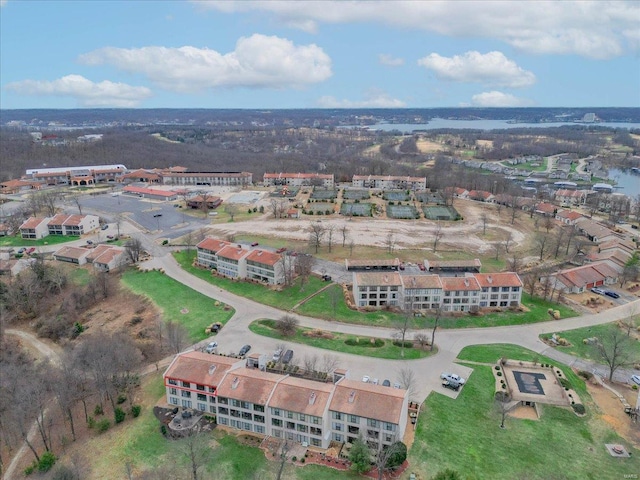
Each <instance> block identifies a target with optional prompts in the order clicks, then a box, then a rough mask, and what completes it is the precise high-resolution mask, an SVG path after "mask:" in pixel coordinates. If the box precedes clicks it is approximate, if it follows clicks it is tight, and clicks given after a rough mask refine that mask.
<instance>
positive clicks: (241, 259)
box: [196, 237, 285, 285]
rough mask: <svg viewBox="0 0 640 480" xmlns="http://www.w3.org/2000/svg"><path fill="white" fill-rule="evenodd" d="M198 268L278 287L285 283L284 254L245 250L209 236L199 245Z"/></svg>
mask: <svg viewBox="0 0 640 480" xmlns="http://www.w3.org/2000/svg"><path fill="white" fill-rule="evenodd" d="M196 249H197V262H198V264H199V265H201V266H203V267H206V268H210V269H213V270H217V272H218V273H219V274H220V275H224V276H226V277H229V278H237V279H249V280H257V281H259V282H263V283H268V284H270V285H277V284H280V283H283V282H284V274H285V272H284V261H283V258H282V255H280V254H278V253H273V252H269V251H267V250H263V249H259V248H246V247H243V246H242V245H237V244H232V243H230V242H226V241H224V240H217V239H215V238H211V237H207V238H205V239H204V240H202V241H201V242H200V243H198V244H197V245H196Z"/></svg>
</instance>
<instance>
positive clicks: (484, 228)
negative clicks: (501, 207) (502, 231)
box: [480, 212, 489, 235]
mask: <svg viewBox="0 0 640 480" xmlns="http://www.w3.org/2000/svg"><path fill="white" fill-rule="evenodd" d="M480 221H481V222H482V235H486V234H487V223H489V215H488V214H487V212H482V213H481V214H480Z"/></svg>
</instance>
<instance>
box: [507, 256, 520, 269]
mask: <svg viewBox="0 0 640 480" xmlns="http://www.w3.org/2000/svg"><path fill="white" fill-rule="evenodd" d="M508 263H509V270H510V271H512V272H515V273H518V272H519V271H520V269H521V268H522V259H521V258H520V255H517V254H514V255H513V257H511V258H510V259H509V261H508Z"/></svg>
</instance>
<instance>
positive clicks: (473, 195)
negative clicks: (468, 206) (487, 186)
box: [468, 190, 494, 203]
mask: <svg viewBox="0 0 640 480" xmlns="http://www.w3.org/2000/svg"><path fill="white" fill-rule="evenodd" d="M468 198H469V199H470V200H475V201H477V202H487V203H492V202H493V199H494V196H493V194H492V193H491V192H487V191H485V190H471V191H470V192H469V195H468Z"/></svg>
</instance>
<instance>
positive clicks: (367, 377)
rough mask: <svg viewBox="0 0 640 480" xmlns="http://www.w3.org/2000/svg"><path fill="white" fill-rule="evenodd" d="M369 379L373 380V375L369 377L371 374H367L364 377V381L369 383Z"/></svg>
mask: <svg viewBox="0 0 640 480" xmlns="http://www.w3.org/2000/svg"><path fill="white" fill-rule="evenodd" d="M369 380H371V377H369V375H365V376H363V377H362V381H363V382H364V383H369Z"/></svg>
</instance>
